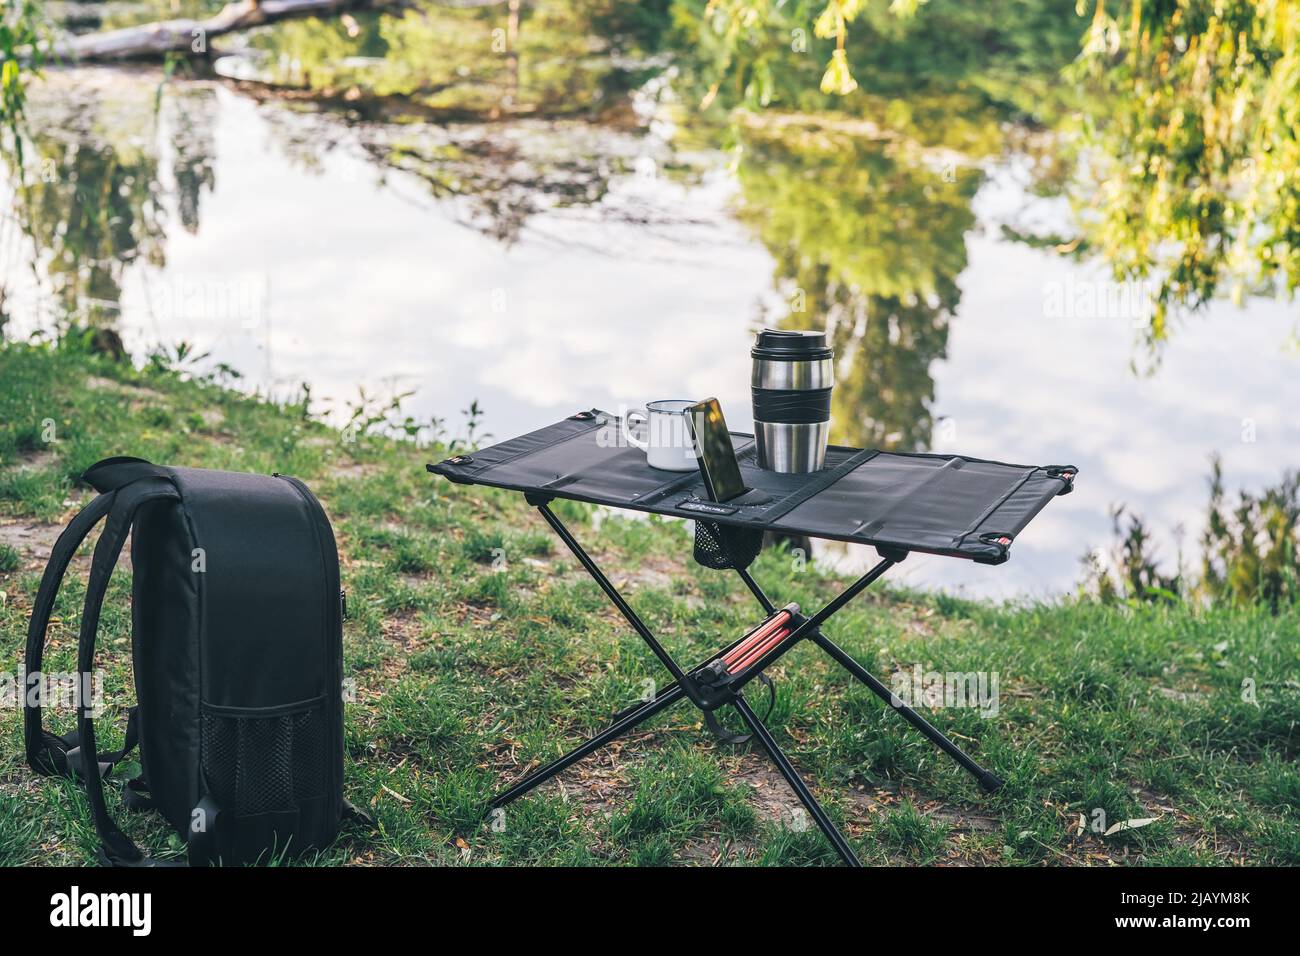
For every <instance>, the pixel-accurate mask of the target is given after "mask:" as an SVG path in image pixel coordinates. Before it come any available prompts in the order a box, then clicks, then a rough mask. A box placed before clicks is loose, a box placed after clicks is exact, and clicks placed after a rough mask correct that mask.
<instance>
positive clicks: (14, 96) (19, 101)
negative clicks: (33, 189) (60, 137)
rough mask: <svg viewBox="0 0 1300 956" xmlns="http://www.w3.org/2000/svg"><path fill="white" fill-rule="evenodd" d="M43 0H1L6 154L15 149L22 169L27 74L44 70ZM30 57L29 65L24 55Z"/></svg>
mask: <svg viewBox="0 0 1300 956" xmlns="http://www.w3.org/2000/svg"><path fill="white" fill-rule="evenodd" d="M42 23H43V18H42V7H41V3H40V0H17V2H15V0H0V126H3V127H4V131H5V134H6V135H8V137H9V140H10V142H9V143H8V144H3V143H0V146H4V145H7V146H8V147H9V148H8V149H6V150H4V151H5V152H6V153H7V152H9V150H10V149H11V150H12V151H13V154H14V156H15V157H16V158H17V164H18V166H19V167H20V168H21V166H22V163H23V130H22V122H23V116H24V112H25V110H26V105H27V95H26V89H25V83H26V77H25V76H24V72H26V73H27V74H38V73H39V72H40V65H41V57H40V51H39V49H38V47H37V40H38V39H39V37H40V27H41V26H42ZM24 55H26V56H28V57H29V58H28V59H27V61H26V66H25V67H24V65H23V60H22V59H20V57H22V56H24Z"/></svg>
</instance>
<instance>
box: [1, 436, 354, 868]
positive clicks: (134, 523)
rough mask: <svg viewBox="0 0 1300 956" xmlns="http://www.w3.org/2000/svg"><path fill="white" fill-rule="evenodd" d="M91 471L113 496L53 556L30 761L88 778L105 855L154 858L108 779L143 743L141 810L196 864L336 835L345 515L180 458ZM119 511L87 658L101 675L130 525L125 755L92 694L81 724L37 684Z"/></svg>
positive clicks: (28, 720) (101, 557) (104, 464)
mask: <svg viewBox="0 0 1300 956" xmlns="http://www.w3.org/2000/svg"><path fill="white" fill-rule="evenodd" d="M84 479H85V480H86V481H87V482H88V483H89V484H90V485H92V486H93V487H94V488H95V489H96V490H97V491H99V492H100V494H99V495H98V497H96V498H95V499H94V500H93V501H91V502H90V504H88V505H87V506H86V507H85V508H84V509H83V510H82V511H81V513H80V514H78V515H77V516H76V517H75V518H74V519H73V520H72V521H71V523H70V524H69V525H68V527H67V528H66V529H64V531H63V533H62V535H60V537H59V540H58V542H57V543H56V544H55V546H54V549H53V552H52V553H51V555H50V560H49V564H48V565H47V566H46V568H45V574H44V577H43V578H42V579H41V585H40V590H39V592H38V593H37V596H36V602H35V605H34V606H33V608H32V617H31V624H30V627H29V628H28V632H27V691H28V692H27V693H25V694H24V707H25V713H24V718H25V724H24V730H25V738H26V747H27V759H28V762H29V763H30V764H31V766H32V768H33V769H34V770H36V771H37V772H38V773H42V774H47V775H49V774H65V775H74V776H80V777H81V778H83V779H84V781H85V785H86V792H87V795H88V797H89V800H90V808H91V812H92V815H93V817H94V821H95V829H96V830H97V831H98V833H99V837H100V840H101V842H102V844H103V846H102V848H101V851H100V859H101V862H104V863H107V864H110V865H120V866H140V865H151V864H153V863H155V861H154V860H153V859H152V858H150V857H148V856H145V855H144V854H142V853H141V852H140V850H139V849H138V848H137V847H136V846H135V844H134V843H133V842H132V841H131V840H130V838H128V837H127V836H126V834H124V833H123V832H122V831H121V829H119V828H118V826H117V824H116V823H115V822H114V821H113V819H112V817H110V816H109V813H108V810H107V808H106V807H105V804H104V790H103V785H102V779H101V778H102V777H105V776H107V775H108V773H109V771H111V770H112V768H113V765H114V764H116V763H117V762H119V761H120V760H121V759H122V758H123V757H124V756H125V755H126V753H127V752H128V751H130V750H131V748H132V747H133V746H134V745H135V744H136V742H137V741H138V742H139V745H140V763H141V766H142V768H143V773H142V775H141V776H140V777H138V778H136V779H135V780H132V781H129V782H128V784H127V785H126V789H125V791H124V801H125V803H126V805H127V806H128V807H129V808H131V809H148V808H151V809H155V810H157V811H158V812H159V813H160V814H161V815H162V816H163V817H164V818H165V819H166V820H167V822H168V823H170V824H171V826H172V827H174V828H175V829H176V832H177V833H179V834H180V835H181V837H182V838H183V839H185V840H186V841H187V849H188V858H189V862H190V864H191V865H207V864H211V863H217V862H221V863H227V864H231V863H234V864H238V863H249V862H253V861H256V860H259V859H262V860H265V859H267V858H268V857H270V856H271V855H272V854H273V853H274V854H280V853H286V854H289V855H294V854H298V853H301V852H303V851H306V850H310V849H313V848H320V847H324V846H326V845H327V844H329V843H330V842H331V841H332V840H333V839H334V837H335V835H336V834H337V832H338V829H339V825H340V821H341V819H342V818H343V816H344V814H345V813H349V812H352V813H355V812H356V811H354V810H353V809H352V808H351V807H350V805H348V804H347V802H346V801H345V800H344V799H343V698H342V681H343V623H342V622H343V616H344V613H345V607H344V598H343V592H342V590H341V589H340V587H339V563H338V552H337V550H336V548H335V544H334V534H333V531H332V530H331V528H330V523H329V520H328V519H327V518H326V517H325V512H324V510H323V509H322V508H321V506H320V503H319V502H318V501H317V500H316V498H315V496H314V495H312V493H311V492H310V491H309V490H308V489H307V486H306V485H304V484H303V483H302V482H300V481H298V480H297V479H295V478H289V477H287V476H282V475H275V476H273V477H267V476H265V475H251V474H239V473H234V472H224V471H208V470H205V469H198V468H164V467H160V466H157V465H153V464H150V463H149V462H147V461H144V460H142V459H139V458H108V459H105V460H104V461H101V462H99V463H97V464H95V465H93V466H92V467H91V468H90V469H89V470H88V471H87V472H86V473H85V475H84ZM105 516H107V521H106V522H105V524H104V530H103V532H102V534H101V535H100V537H99V541H98V542H97V544H96V546H95V553H94V558H93V559H92V563H91V568H90V580H89V584H88V585H87V588H86V603H85V609H84V611H83V613H82V618H81V635H80V644H79V649H78V657H77V670H78V671H79V672H80V674H81V675H82V681H83V685H82V686H85V684H84V682H85V681H86V680H87V677H86V675H89V674H91V673H92V672H93V670H94V663H95V662H94V657H95V632H96V629H97V626H98V623H99V612H100V605H101V604H102V602H103V599H104V592H105V589H106V588H107V586H108V580H109V576H110V575H111V574H112V572H113V566H114V565H115V564H116V563H117V558H118V555H119V553H120V552H121V550H122V545H123V543H124V542H125V540H126V536H127V533H128V532H131V563H132V569H133V580H132V608H131V620H132V665H133V668H134V672H135V689H136V707H134V708H133V709H132V710H131V711H130V718H129V721H128V724H127V733H126V742H125V746H124V747H123V748H122V749H121V750H116V751H113V752H111V753H100V752H99V751H98V750H97V748H96V746H95V728H94V723H93V721H92V705H93V703H94V702H93V701H91V700H88V699H83V700H81V701H79V706H78V711H77V729H76V730H75V731H74V732H73V733H71V734H68V735H66V736H63V737H57V736H55V735H54V734H52V733H50V732H48V731H46V730H45V728H44V727H43V726H42V725H41V708H40V706H39V703H40V701H39V699H37V700H35V701H33V700H31V698H32V697H33V693H32V689H33V686H34V684H35V683H36V682H37V681H38V680H43V675H42V674H41V657H42V652H43V650H44V645H45V631H46V627H47V625H48V624H49V619H50V611H51V609H52V608H53V606H54V599H55V596H56V595H57V593H58V589H59V584H60V582H61V581H62V579H63V575H64V572H65V571H66V570H67V567H68V563H69V561H70V560H71V558H72V556H73V554H74V553H75V552H76V550H77V548H78V547H79V546H80V544H81V542H82V540H83V539H84V538H85V537H86V535H87V534H89V532H90V531H91V529H93V528H94V526H95V524H96V523H97V522H98V521H99V520H100V519H101V518H104V517H105ZM87 767H97V768H98V771H99V772H90V773H87V772H86V768H87Z"/></svg>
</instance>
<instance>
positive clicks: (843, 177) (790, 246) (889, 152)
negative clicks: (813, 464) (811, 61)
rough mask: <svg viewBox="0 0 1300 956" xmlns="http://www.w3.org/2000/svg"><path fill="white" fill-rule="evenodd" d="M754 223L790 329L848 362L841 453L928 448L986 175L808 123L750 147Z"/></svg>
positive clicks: (768, 130) (840, 412)
mask: <svg viewBox="0 0 1300 956" xmlns="http://www.w3.org/2000/svg"><path fill="white" fill-rule="evenodd" d="M741 145H742V152H741V156H742V157H743V158H742V161H741V163H740V166H739V177H740V183H741V187H742V191H743V195H744V206H743V211H742V215H743V216H744V218H745V219H746V220H748V221H749V222H751V223H752V224H753V225H754V228H755V229H756V230H757V232H758V234H759V236H760V237H761V238H762V240H763V242H764V243H765V244H766V245H767V247H768V249H769V250H770V251H771V252H772V255H773V257H774V258H775V259H776V282H777V287H778V289H779V290H780V292H781V295H782V298H783V299H784V300H785V301H786V303H787V306H786V310H785V314H784V315H777V316H768V317H767V319H766V320H767V321H769V322H771V321H776V322H778V323H779V324H780V325H782V326H783V327H786V328H819V329H825V330H826V331H827V332H828V333H829V334H830V337H831V339H832V341H833V343H834V345H835V349H836V355H837V356H838V369H837V373H838V384H837V386H836V390H835V394H834V399H833V400H834V408H833V419H834V422H835V431H836V434H835V436H834V438H835V440H837V441H841V442H845V443H848V444H856V445H865V446H867V447H886V448H903V449H914V448H922V447H926V446H928V445H929V442H930V434H931V429H932V425H933V418H932V411H931V402H932V401H933V398H934V380H933V378H932V376H931V371H930V366H931V365H932V363H933V362H934V361H935V360H936V359H939V358H942V357H943V355H944V350H945V348H946V346H947V341H948V322H949V320H950V319H951V318H952V316H953V314H954V313H955V311H956V308H957V304H958V301H959V300H960V297H961V292H960V289H959V288H958V286H957V281H956V280H957V277H958V276H959V275H960V274H961V272H962V271H963V270H964V269H965V267H966V241H965V234H966V232H967V231H968V230H969V229H971V228H972V227H973V225H974V222H975V218H974V214H973V213H972V212H971V198H972V196H973V195H974V193H975V190H976V189H977V188H978V185H979V181H980V178H981V177H980V175H979V173H978V172H977V171H975V170H973V169H971V168H967V167H964V166H959V165H957V164H956V163H954V162H952V160H951V159H949V158H945V156H944V155H943V154H935V153H933V152H932V151H929V150H927V149H925V148H923V147H921V146H919V145H918V144H916V143H915V142H914V141H910V140H907V139H904V138H898V137H894V136H892V135H888V134H881V133H877V134H876V135H864V134H863V132H862V131H861V130H852V129H851V130H849V131H844V130H837V129H835V128H834V127H833V126H830V127H828V126H826V125H824V124H819V123H814V122H805V123H802V124H800V123H796V122H781V123H771V122H752V123H749V124H747V125H746V126H745V128H744V130H743V132H742V134H741Z"/></svg>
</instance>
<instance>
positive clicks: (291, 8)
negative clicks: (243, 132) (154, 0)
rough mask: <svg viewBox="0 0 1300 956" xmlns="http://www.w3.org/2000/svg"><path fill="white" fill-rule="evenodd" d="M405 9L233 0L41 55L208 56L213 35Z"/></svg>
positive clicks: (77, 40)
mask: <svg viewBox="0 0 1300 956" xmlns="http://www.w3.org/2000/svg"><path fill="white" fill-rule="evenodd" d="M410 6H411V3H410V2H409V0H260V2H255V0H236V2H232V3H228V4H226V5H225V6H224V7H222V8H221V10H220V11H218V12H217V13H216V14H214V15H213V16H211V17H208V18H207V19H206V20H192V19H179V20H162V21H159V22H156V23H144V24H141V25H139V26H134V27H123V28H122V29H120V30H108V31H105V32H103V33H89V34H86V35H84V36H75V37H65V38H63V39H60V40H56V41H55V42H53V43H51V44H49V45H48V46H46V47H45V48H44V50H43V53H44V55H45V57H46V58H47V59H49V60H53V61H55V62H58V61H65V62H72V63H86V62H90V61H93V60H129V59H138V58H141V57H160V56H163V55H165V54H167V53H188V54H195V55H202V54H206V53H207V52H208V43H209V41H211V40H212V39H213V38H214V37H219V36H222V35H223V34H226V33H235V32H237V31H239V30H248V29H251V28H253V27H260V26H264V25H265V24H268V23H278V22H281V21H283V20H298V19H303V18H306V17H328V16H341V15H342V14H344V13H353V12H356V11H363V10H386V11H400V10H404V9H407V8H409V7H410Z"/></svg>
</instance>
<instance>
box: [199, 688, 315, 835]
mask: <svg viewBox="0 0 1300 956" xmlns="http://www.w3.org/2000/svg"><path fill="white" fill-rule="evenodd" d="M327 737H328V734H327V733H326V726H325V710H324V707H323V706H313V707H309V708H306V709H304V710H299V711H296V712H294V713H289V714H271V715H268V716H265V717H257V716H251V715H250V716H239V717H235V716H230V715H229V714H224V713H208V712H204V714H203V715H202V756H201V761H202V766H203V778H204V781H205V782H206V784H207V788H208V791H209V792H210V793H211V794H212V796H213V798H214V799H215V800H216V801H217V802H218V803H219V804H221V805H222V806H223V807H230V808H231V809H233V810H234V812H235V813H236V814H237V815H239V816H246V815H250V814H256V813H275V812H283V811H287V810H293V809H294V808H296V807H297V805H298V802H299V801H302V800H309V799H311V798H313V797H319V796H323V795H324V793H325V759H326V753H325V750H326V741H327Z"/></svg>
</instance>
